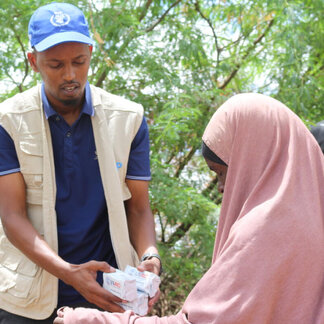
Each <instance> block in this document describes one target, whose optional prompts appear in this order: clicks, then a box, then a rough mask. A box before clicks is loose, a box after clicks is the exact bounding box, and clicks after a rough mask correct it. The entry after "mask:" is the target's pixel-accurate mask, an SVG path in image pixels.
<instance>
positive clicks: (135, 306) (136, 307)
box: [119, 291, 148, 316]
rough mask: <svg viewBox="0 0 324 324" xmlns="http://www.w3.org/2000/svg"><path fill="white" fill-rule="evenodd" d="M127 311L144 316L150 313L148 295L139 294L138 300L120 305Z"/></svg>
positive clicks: (139, 292)
mask: <svg viewBox="0 0 324 324" xmlns="http://www.w3.org/2000/svg"><path fill="white" fill-rule="evenodd" d="M119 305H120V306H121V307H122V308H123V309H125V310H132V311H133V312H134V313H136V314H138V315H140V316H144V315H146V314H147V312H148V295H147V294H146V293H144V292H141V291H138V292H137V299H135V300H133V301H130V302H127V303H120V304H119Z"/></svg>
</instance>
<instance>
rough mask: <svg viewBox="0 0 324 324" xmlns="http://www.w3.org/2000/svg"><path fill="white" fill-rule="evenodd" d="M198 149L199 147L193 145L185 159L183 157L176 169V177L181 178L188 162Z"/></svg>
mask: <svg viewBox="0 0 324 324" xmlns="http://www.w3.org/2000/svg"><path fill="white" fill-rule="evenodd" d="M196 151H197V147H195V146H193V147H192V148H191V150H190V151H189V153H188V154H187V155H186V156H185V157H184V159H182V161H181V162H180V164H179V166H178V168H177V170H176V173H175V174H174V177H175V178H179V176H180V174H181V172H182V170H183V169H184V167H185V166H186V165H187V164H188V162H189V161H190V160H191V158H192V157H193V155H194V154H195V152H196Z"/></svg>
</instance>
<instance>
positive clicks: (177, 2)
mask: <svg viewBox="0 0 324 324" xmlns="http://www.w3.org/2000/svg"><path fill="white" fill-rule="evenodd" d="M180 2H181V0H177V1H176V2H174V3H173V4H172V5H171V6H170V7H169V8H168V9H167V10H166V11H165V12H164V14H163V15H162V16H161V17H160V18H159V19H158V20H157V21H156V22H155V23H154V24H153V25H152V26H150V27H148V28H146V29H145V31H146V32H147V33H148V32H150V31H152V30H153V29H154V28H155V27H156V26H157V25H158V24H160V23H161V22H162V21H163V19H164V18H165V17H166V16H167V14H168V13H169V11H170V10H171V9H172V8H173V7H175V6H176V5H178V4H179V3H180Z"/></svg>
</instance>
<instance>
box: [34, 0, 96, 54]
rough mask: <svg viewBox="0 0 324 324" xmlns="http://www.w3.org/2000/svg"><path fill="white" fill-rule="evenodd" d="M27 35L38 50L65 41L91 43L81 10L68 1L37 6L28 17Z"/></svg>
mask: <svg viewBox="0 0 324 324" xmlns="http://www.w3.org/2000/svg"><path fill="white" fill-rule="evenodd" d="M28 35H29V40H30V45H31V46H32V47H34V48H35V49H36V51H38V52H42V51H45V50H47V49H48V48H50V47H52V46H55V45H58V44H61V43H65V42H79V43H85V44H89V45H92V44H93V40H92V39H91V38H90V34H89V28H88V23H87V21H86V19H85V17H84V14H83V12H82V11H81V10H80V9H79V8H77V7H75V6H73V5H71V4H69V3H57V2H53V3H50V4H48V5H45V6H42V7H40V8H38V9H37V10H36V11H35V12H34V14H33V15H32V17H31V18H30V21H29V25H28Z"/></svg>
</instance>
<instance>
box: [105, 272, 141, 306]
mask: <svg viewBox="0 0 324 324" xmlns="http://www.w3.org/2000/svg"><path fill="white" fill-rule="evenodd" d="M103 288H105V289H107V290H108V291H109V292H111V293H112V294H114V295H115V296H117V297H119V298H121V299H123V300H127V301H133V300H135V299H137V288H136V280H135V278H133V277H131V276H130V275H128V274H127V273H125V272H123V271H120V270H118V269H116V272H110V273H106V272H105V273H103Z"/></svg>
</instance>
